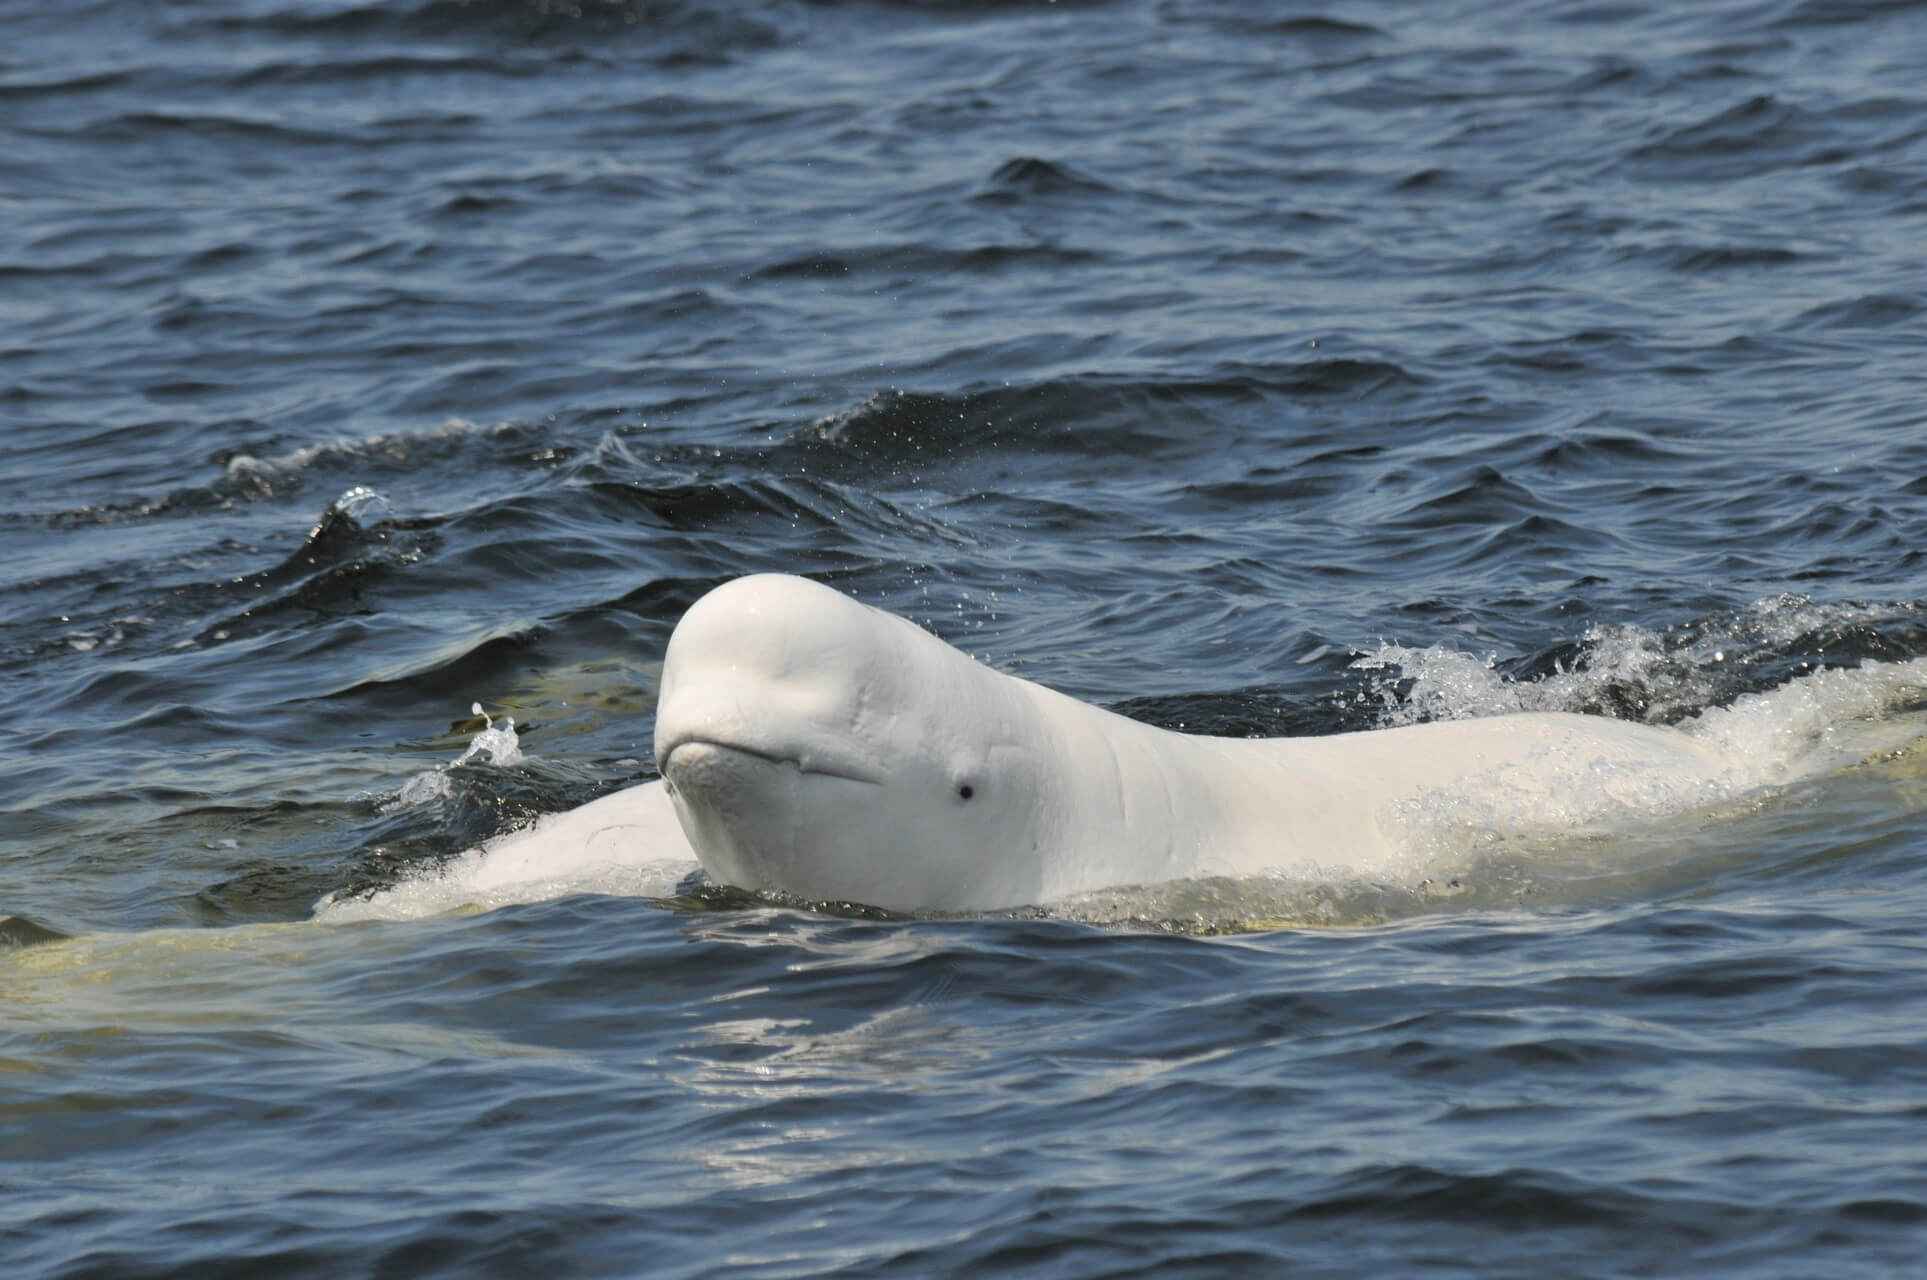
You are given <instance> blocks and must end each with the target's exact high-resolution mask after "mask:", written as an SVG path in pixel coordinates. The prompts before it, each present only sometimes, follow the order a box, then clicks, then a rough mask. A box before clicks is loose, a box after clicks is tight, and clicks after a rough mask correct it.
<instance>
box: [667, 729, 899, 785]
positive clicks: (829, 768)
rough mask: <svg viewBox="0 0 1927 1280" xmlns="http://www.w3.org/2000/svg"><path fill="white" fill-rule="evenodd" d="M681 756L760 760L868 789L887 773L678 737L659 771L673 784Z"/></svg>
mask: <svg viewBox="0 0 1927 1280" xmlns="http://www.w3.org/2000/svg"><path fill="white" fill-rule="evenodd" d="M681 753H690V754H682V759H683V761H684V762H685V763H690V762H691V755H694V756H695V757H698V758H700V757H702V756H703V755H704V754H706V753H707V754H710V755H737V756H746V757H748V758H749V759H752V760H760V761H762V762H763V763H764V764H772V765H787V766H788V767H790V768H792V769H795V770H796V771H797V772H798V773H801V774H805V775H807V776H811V777H819V778H841V779H843V780H844V781H846V782H861V783H863V784H865V785H867V786H881V785H883V781H884V777H883V774H882V773H880V772H878V771H876V770H874V769H869V768H866V767H864V766H862V765H859V764H855V763H852V762H850V761H847V760H827V759H824V758H822V757H820V756H818V755H816V754H814V753H809V752H784V751H772V750H768V749H765V748H762V747H746V746H744V745H742V744H741V743H737V742H719V741H716V740H713V739H710V738H695V737H691V738H678V739H677V740H676V741H674V742H672V743H670V744H669V748H668V750H666V751H663V752H660V753H658V756H657V760H656V768H657V771H658V772H660V773H661V774H662V776H663V777H665V778H668V779H669V780H670V781H671V782H672V783H673V782H674V781H675V778H674V774H675V773H678V772H681V771H682V769H681V768H679V767H678V765H677V757H678V755H679V754H681Z"/></svg>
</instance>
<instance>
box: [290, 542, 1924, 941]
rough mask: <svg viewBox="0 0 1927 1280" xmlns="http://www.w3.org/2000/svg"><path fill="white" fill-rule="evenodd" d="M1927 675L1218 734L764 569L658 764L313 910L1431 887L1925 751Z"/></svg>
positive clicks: (913, 904)
mask: <svg viewBox="0 0 1927 1280" xmlns="http://www.w3.org/2000/svg"><path fill="white" fill-rule="evenodd" d="M1924 690H1927V662H1924V661H1918V660H1917V661H1914V662H1904V663H1874V664H1869V665H1868V666H1866V667H1862V668H1859V669H1851V670H1831V671H1820V672H1816V673H1812V674H1809V675H1807V676H1804V677H1801V678H1800V679H1798V680H1795V681H1792V682H1790V683H1788V684H1786V685H1783V686H1781V687H1779V688H1777V689H1773V690H1769V691H1766V692H1764V693H1759V694H1750V695H1747V696H1745V697H1743V698H1741V699H1739V700H1738V701H1737V702H1735V703H1734V704H1733V705H1732V706H1730V707H1719V708H1710V709H1708V710H1705V711H1702V712H1701V713H1700V714H1699V715H1698V716H1695V717H1692V718H1691V719H1689V720H1687V721H1685V722H1684V723H1683V724H1682V725H1681V727H1680V728H1665V727H1658V726H1653V725H1646V724H1638V723H1633V722H1630V721H1623V720H1613V719H1608V718H1606V717H1603V716H1595V715H1580V714H1574V713H1571V712H1564V711H1525V712H1517V713H1513V714H1502V715H1492V716H1487V717H1484V718H1479V719H1467V720H1443V721H1435V722H1432V723H1426V724H1416V725H1409V726H1404V727H1398V728H1386V729H1375V730H1368V731H1363V732H1356V733H1341V734H1334V735H1330V736H1325V737H1303V738H1276V739H1244V738H1212V737H1202V736H1195V735H1188V734H1183V733H1176V732H1172V731H1169V730H1165V729H1160V728H1156V727H1154V726H1151V725H1147V724H1142V723H1140V722H1138V721H1134V720H1130V719H1127V718H1125V717H1124V716H1120V715H1117V714H1115V713H1113V712H1110V711H1106V710H1104V709H1102V708H1100V707H1095V706H1091V705H1089V704H1087V703H1083V702H1079V701H1077V700H1076V699H1074V698H1071V697H1068V696H1066V695H1064V694H1061V693H1057V692H1054V691H1052V690H1050V689H1047V688H1045V687H1043V686H1042V685H1038V684H1034V683H1032V682H1030V681H1028V680H1022V679H1018V678H1017V677H1014V676H1010V675H1005V674H1003V673H1000V672H997V671H994V670H992V669H991V668H989V667H987V666H985V665H984V664H982V663H980V662H978V661H977V660H975V659H973V658H971V657H969V656H968V655H966V654H964V653H962V652H960V651H959V650H957V649H954V648H952V647H951V646H950V645H948V644H946V643H944V642H943V641H942V640H940V639H938V638H937V637H936V636H934V635H931V634H930V633H929V632H927V631H924V630H922V629H921V628H919V627H917V626H916V625H914V624H912V623H910V622H908V621H905V620H904V619H902V618H898V617H895V616H893V615H891V614H888V613H884V612H882V611H881V610H878V609H874V608H871V607H870V606H868V605H864V604H860V603H858V602H857V601H855V600H852V599H850V598H848V597H847V596H844V595H842V594H840V593H838V592H837V591H835V590H832V589H831V588H829V587H826V586H823V585H821V584H818V583H815V582H811V581H808V580H806V579H803V578H795V577H788V576H784V575H776V574H764V575H757V576H754V577H747V578H739V579H737V580H735V581H733V582H729V583H726V584H724V585H723V586H720V587H718V588H716V589H715V590H714V591H712V592H710V593H709V594H708V595H706V596H704V597H703V598H702V599H700V600H698V601H697V602H696V603H695V604H694V605H692V606H691V607H690V609H689V611H688V612H687V613H686V614H685V615H684V617H683V619H682V621H681V622H680V623H679V624H678V625H677V627H676V630H675V633H674V634H673V635H672V636H671V638H670V642H669V649H668V653H667V655H666V657H665V659H664V662H663V670H662V683H661V692H660V698H659V701H658V705H657V713H656V735H655V752H656V763H657V767H658V768H659V769H660V771H661V772H662V774H663V778H664V780H663V781H658V782H649V783H644V784H642V785H640V786H634V787H630V788H627V789H625V790H622V791H617V792H615V793H613V794H610V795H606V796H603V797H602V798H600V799H598V800H595V801H593V802H591V803H589V804H586V805H583V806H581V807H580V808H577V809H573V810H569V811H567V812H563V813H557V814H551V815H548V816H547V817H544V818H541V819H538V820H537V821H536V822H535V823H534V824H533V825H532V826H530V827H527V828H524V829H522V830H519V831H514V832H510V833H508V834H505V835H502V836H498V837H496V838H495V839H492V840H489V841H487V842H486V843H484V844H482V845H480V846H478V847H477V848H474V849H471V850H469V851H467V852H465V853H463V854H461V855H459V856H458V857H456V858H455V859H452V860H450V861H449V862H448V863H446V864H444V865H443V866H441V867H440V868H437V869H434V870H430V871H426V872H425V873H424V874H422V875H421V876H418V877H415V878H413V879H409V880H405V881H403V882H401V883H398V884H396V885H393V886H391V887H390V888H388V889H386V890H383V891H381V892H380V893H377V894H375V895H374V896H373V897H370V898H343V899H336V898H333V897H331V898H330V899H328V900H326V901H324V902H323V903H322V904H320V905H319V906H318V907H317V914H318V915H322V916H328V917H333V918H341V919H348V918H354V917H357V916H362V915H378V916H381V915H404V916H416V915H425V914H439V913H441V912H443V911H447V910H453V909H457V908H460V907H465V906H468V907H472V906H490V905H501V904H505V903H508V902H518V901H533V900H538V899H540V898H545V897H555V896H559V895H561V894H565V893H575V892H585V891H586V892H607V893H624V894H635V893H641V894H644V895H646V896H664V895H668V894H671V893H674V892H675V891H676V889H677V886H678V885H679V884H680V883H681V882H682V881H683V879H684V877H686V876H687V874H688V872H689V871H690V870H691V869H692V860H693V861H694V862H699V863H700V864H701V866H702V867H703V869H704V870H705V871H706V872H707V874H708V875H709V877H710V878H711V879H712V880H714V881H717V882H719V883H722V884H726V885H734V886H737V887H740V888H744V889H748V890H752V891H756V892H762V893H773V894H781V895H787V896H790V897H793V898H799V899H804V900H808V901H814V902H851V903H861V904H867V905H870V906H877V907H884V908H887V909H891V910H897V911H910V912H916V911H935V912H947V911H948V912H954V911H986V910H998V909H1004V908H1013V907H1022V906H1030V905H1039V904H1047V903H1054V902H1059V901H1063V900H1066V899H1076V898H1078V897H1079V896H1080V895H1085V894H1090V893H1092V892H1094V891H1097V890H1104V889H1111V888H1115V887H1121V886H1125V885H1137V886H1151V885H1163V884H1166V883H1168V882H1173V881H1183V880H1189V879H1194V878H1200V877H1235V878H1242V877H1251V876H1259V875H1266V874H1268V873H1277V874H1280V875H1283V876H1285V877H1287V878H1296V877H1304V879H1305V883H1307V884H1311V883H1317V882H1320V881H1332V880H1338V881H1343V880H1347V879H1350V880H1354V881H1356V880H1359V879H1373V878H1382V879H1383V880H1384V881H1386V882H1404V883H1407V884H1422V883H1424V882H1425V878H1426V877H1428V876H1429V875H1431V874H1432V873H1433V871H1434V870H1435V869H1437V868H1439V867H1441V866H1444V865H1446V864H1447V863H1449V862H1450V861H1451V860H1452V859H1453V858H1458V857H1461V856H1463V855H1465V854H1466V853H1467V852H1468V850H1470V851H1471V852H1472V853H1473V854H1474V855H1475V856H1476V852H1477V850H1478V849H1480V848H1485V847H1489V846H1490V845H1491V844H1492V842H1494V841H1498V842H1504V841H1507V840H1512V839H1514V838H1515V837H1516V838H1519V839H1522V840H1523V841H1524V842H1525V844H1526V845H1527V846H1532V845H1534V844H1535V842H1537V843H1539V844H1543V842H1544V841H1546V840H1551V841H1553V842H1554V843H1555V844H1556V843H1557V842H1559V841H1562V840H1565V839H1566V838H1567V837H1569V836H1573V835H1578V836H1580V837H1582V838H1584V837H1590V836H1594V835H1612V834H1614V833H1617V832H1623V831H1626V830H1629V829H1636V828H1639V827H1641V826H1643V825H1649V824H1651V823H1652V822H1653V821H1654V820H1659V819H1667V818H1670V817H1673V816H1676V815H1682V814H1685V813H1688V812H1690V811H1694V810H1707V809H1711V808H1713V807H1715V806H1720V805H1723V804H1725V803H1726V802H1729V801H1733V800H1735V799H1739V798H1747V799H1749V800H1750V799H1751V798H1752V797H1753V796H1754V795H1755V793H1757V792H1758V791H1759V790H1760V789H1761V788H1765V787H1773V786H1781V785H1786V784H1789V783H1791V782H1794V781H1796V780H1798V779H1800V778H1805V777H1814V776H1818V775H1819V774H1821V773H1824V772H1827V771H1829V770H1832V769H1838V768H1841V767H1844V766H1846V765H1850V764H1853V763H1856V762H1858V761H1861V760H1865V759H1867V758H1869V757H1870V756H1873V755H1876V754H1879V753H1881V752H1891V751H1894V750H1896V749H1900V748H1902V747H1903V746H1905V745H1907V744H1912V743H1917V742H1918V741H1919V738H1920V717H1918V716H1901V717H1898V718H1893V719H1888V718H1886V717H1887V716H1888V713H1889V712H1890V711H1892V710H1893V709H1894V708H1896V707H1899V708H1903V709H1904V708H1907V707H1918V706H1919V705H1920V702H1921V697H1922V693H1923V691H1924ZM490 729H491V730H492V729H493V725H491V726H490ZM474 754H475V751H474V749H473V748H471V750H470V752H469V755H470V756H473V755H474ZM464 758H465V759H466V758H468V757H464Z"/></svg>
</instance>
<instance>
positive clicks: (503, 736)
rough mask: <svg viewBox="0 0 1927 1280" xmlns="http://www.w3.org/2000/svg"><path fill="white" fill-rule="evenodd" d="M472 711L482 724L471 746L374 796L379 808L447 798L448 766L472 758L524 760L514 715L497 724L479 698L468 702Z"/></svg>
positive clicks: (504, 762)
mask: <svg viewBox="0 0 1927 1280" xmlns="http://www.w3.org/2000/svg"><path fill="white" fill-rule="evenodd" d="M469 714H470V715H475V716H480V717H481V719H482V728H481V729H480V730H479V731H478V732H477V733H476V734H475V736H474V737H472V738H470V739H469V740H468V749H467V750H466V751H464V752H462V754H461V755H459V756H457V757H456V758H455V759H453V760H450V761H448V762H446V763H444V764H438V765H436V766H435V767H434V768H433V769H428V770H424V771H423V772H421V773H418V774H416V775H415V776H414V777H412V778H409V779H408V780H407V781H406V782H404V783H402V784H401V786H400V787H398V788H396V789H395V790H394V791H392V792H389V793H388V794H386V795H383V796H379V797H375V798H374V801H375V808H376V809H377V811H379V812H381V813H398V812H400V811H401V810H404V809H413V808H416V807H418V806H421V805H425V804H432V803H434V802H435V801H437V800H441V799H444V798H445V797H447V795H448V794H449V791H450V782H449V777H448V774H449V770H451V769H459V768H461V767H462V766H463V765H465V764H467V763H468V762H469V761H471V760H477V759H480V758H482V757H487V759H486V763H488V764H491V765H494V766H495V767H496V768H499V769H507V768H512V767H513V766H515V765H518V764H521V763H522V760H523V755H522V746H521V740H520V739H519V738H518V737H516V734H515V717H514V716H508V715H505V716H503V717H502V723H501V726H500V727H499V728H498V727H497V726H496V723H495V720H494V717H492V716H490V715H489V713H488V712H486V711H484V710H483V709H482V704H481V703H479V702H474V703H470V704H469Z"/></svg>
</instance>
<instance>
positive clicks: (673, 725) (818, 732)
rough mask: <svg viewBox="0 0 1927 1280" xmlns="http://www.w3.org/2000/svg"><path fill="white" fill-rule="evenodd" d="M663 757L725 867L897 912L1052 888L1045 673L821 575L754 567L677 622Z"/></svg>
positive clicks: (692, 833) (692, 828)
mask: <svg viewBox="0 0 1927 1280" xmlns="http://www.w3.org/2000/svg"><path fill="white" fill-rule="evenodd" d="M661 689H662V692H661V698H660V702H659V704H658V709H657V713H656V740H655V749H656V764H657V767H658V768H659V769H660V770H661V772H662V775H663V777H664V778H665V779H666V780H667V782H668V787H669V791H670V793H671V796H672V798H673V800H674V803H675V807H676V813H677V816H678V818H679V819H680V820H681V822H682V826H683V831H684V833H685V834H686V835H687V836H688V837H689V840H690V843H691V844H692V845H693V846H694V847H695V850H696V855H697V857H698V859H699V860H700V861H701V862H702V864H703V866H704V868H705V869H706V870H707V871H708V872H709V874H710V875H711V876H712V877H714V878H715V879H717V880H720V881H722V882H723V883H726V884H733V885H737V886H740V887H742V888H747V889H753V890H759V891H777V892H782V893H787V894H790V895H793V896H796V897H801V898H808V899H812V900H818V901H849V902H861V903H867V904H870V905H873V906H880V907H885V908H889V909H893V910H904V911H909V910H918V909H937V910H972V909H978V908H983V907H989V906H998V905H1007V904H1010V903H1014V902H1034V901H1038V900H1039V896H1040V893H1041V892H1042V889H1043V884H1042V879H1041V871H1040V859H1039V857H1038V850H1039V848H1040V847H1041V846H1042V844H1043V843H1045V842H1047V841H1049V840H1051V839H1052V838H1053V834H1054V833H1053V831H1052V830H1051V821H1050V814H1051V813H1052V812H1053V805H1052V803H1051V800H1052V797H1051V796H1050V795H1049V793H1048V789H1049V786H1050V781H1049V780H1050V778H1051V776H1052V773H1053V771H1052V770H1051V769H1050V768H1049V767H1048V761H1047V759H1046V757H1047V756H1048V754H1049V752H1050V750H1051V745H1050V735H1049V732H1048V717H1047V716H1040V714H1039V712H1038V709H1037V707H1036V705H1035V702H1034V697H1033V693H1034V691H1035V686H1031V685H1028V684H1026V683H1025V682H1023V681H1020V680H1016V679H1014V678H1012V677H1009V676H1005V675H1001V674H999V673H997V672H994V671H992V670H990V669H989V668H988V667H985V666H983V665H982V664H980V663H978V662H976V661H975V660H974V659H972V658H970V657H968V656H967V655H965V654H963V653H961V652H959V651H958V650H956V649H953V648H951V647H950V646H949V645H947V644H945V643H944V642H943V641H941V640H939V639H937V638H936V637H935V636H932V635H931V634H929V633H928V632H926V631H923V630H921V629H920V628H918V627H917V626H915V625H914V624H912V623H909V622H906V621H905V620H903V619H901V618H897V617H893V616H891V615H890V614H887V613H883V612H881V611H880V610H877V609H872V608H870V607H869V606H867V605H864V604H859V603H858V602H856V601H854V600H851V599H849V598H848V597H846V596H843V595H841V594H839V593H838V592H836V591H834V590H832V589H830V588H829V587H825V586H822V585H820V584H818V583H814V582H810V581H808V580H806V579H802V578H794V577H788V576H783V575H776V574H764V575H757V576H754V577H747V578H739V579H736V580H735V581H733V582H730V583H727V584H725V585H723V586H721V587H718V588H716V589H715V590H714V591H712V592H710V593H709V594H708V595H706V596H704V597H703V598H702V599H700V600H698V601H697V602H696V603H695V604H694V605H692V606H691V607H690V609H689V611H688V613H686V614H685V615H684V616H683V619H682V621H681V622H680V623H679V624H678V625H677V627H676V630H675V634H674V635H672V636H671V637H670V640H669V650H668V654H667V656H666V657H665V658H664V661H663V671H662V686H661Z"/></svg>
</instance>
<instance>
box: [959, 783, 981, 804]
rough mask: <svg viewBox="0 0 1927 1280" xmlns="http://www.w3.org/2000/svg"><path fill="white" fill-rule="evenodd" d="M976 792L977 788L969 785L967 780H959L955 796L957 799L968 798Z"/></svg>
mask: <svg viewBox="0 0 1927 1280" xmlns="http://www.w3.org/2000/svg"><path fill="white" fill-rule="evenodd" d="M976 794H977V788H975V787H973V786H971V785H970V784H969V783H968V782H959V783H958V784H957V798H958V799H959V800H968V799H970V797H972V796H974V795H976Z"/></svg>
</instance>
